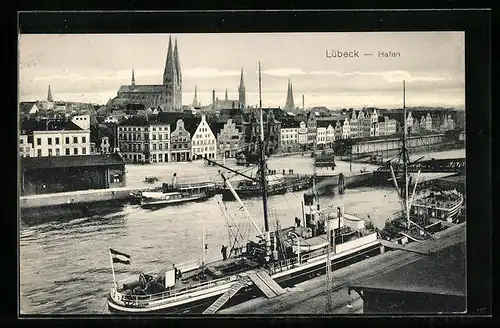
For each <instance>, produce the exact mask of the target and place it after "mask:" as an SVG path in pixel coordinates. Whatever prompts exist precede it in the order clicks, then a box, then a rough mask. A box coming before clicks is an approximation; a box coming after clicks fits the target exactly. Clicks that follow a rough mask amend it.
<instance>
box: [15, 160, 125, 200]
mask: <svg viewBox="0 0 500 328" xmlns="http://www.w3.org/2000/svg"><path fill="white" fill-rule="evenodd" d="M20 161H21V162H20V164H21V176H20V189H21V196H25V195H38V194H48V193H58V192H68V191H76V190H88V189H106V188H117V187H124V186H125V162H124V161H123V159H122V158H121V157H120V155H118V154H105V155H81V156H53V157H26V158H21V159H20Z"/></svg>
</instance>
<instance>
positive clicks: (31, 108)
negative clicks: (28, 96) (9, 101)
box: [19, 101, 40, 116]
mask: <svg viewBox="0 0 500 328" xmlns="http://www.w3.org/2000/svg"><path fill="white" fill-rule="evenodd" d="M39 111H40V109H39V108H38V106H37V103H36V101H29V102H21V103H20V104H19V114H20V115H21V116H23V115H35V114H38V112H39Z"/></svg>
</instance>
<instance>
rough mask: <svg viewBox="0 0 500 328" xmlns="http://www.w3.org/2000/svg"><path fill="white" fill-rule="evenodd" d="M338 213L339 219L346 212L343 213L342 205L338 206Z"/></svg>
mask: <svg viewBox="0 0 500 328" xmlns="http://www.w3.org/2000/svg"><path fill="white" fill-rule="evenodd" d="M337 214H338V217H339V219H340V218H341V217H342V216H343V215H344V213H343V211H342V209H341V208H340V206H339V207H337Z"/></svg>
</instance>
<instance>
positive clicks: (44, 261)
mask: <svg viewBox="0 0 500 328" xmlns="http://www.w3.org/2000/svg"><path fill="white" fill-rule="evenodd" d="M454 155H455V154H451V155H450V156H449V157H459V156H454ZM284 160H285V161H290V162H297V160H293V159H284ZM300 160H303V161H306V158H305V156H304V158H303V159H302V158H301V159H300ZM307 160H309V161H310V158H308V159H307ZM271 164H272V163H271ZM278 164H279V163H277V162H275V167H276V169H280V167H278ZM301 165H303V163H301ZM341 165H344V166H343V167H346V166H345V165H346V164H345V163H343V164H341ZM186 166H187V164H186ZM147 167H148V166H144V170H145V172H148V170H147V169H146V168H147ZM165 167H166V166H165ZM347 167H348V164H347ZM159 168H160V166H156V167H155V170H159ZM271 168H272V165H271ZM283 168H287V169H288V168H293V167H291V166H288V167H283ZM137 169H138V168H133V169H129V172H130V171H134V170H137ZM140 169H142V168H140ZM294 169H295V168H294ZM310 169H311V166H309V170H310ZM356 169H359V167H356ZM213 170H215V169H213ZM336 171H337V170H336ZM179 172H180V171H179ZM340 172H341V171H340ZM150 175H154V173H153V174H150ZM168 175H169V174H166V176H168ZM138 181H140V179H139V178H137V179H136V181H135V183H138ZM219 197H220V196H215V197H213V198H211V199H209V200H207V201H205V202H199V203H186V204H182V205H179V206H171V207H165V208H163V209H159V210H156V211H149V210H145V209H141V208H140V207H139V206H137V205H128V204H125V205H123V207H121V208H118V209H117V210H116V211H115V212H112V213H109V212H103V213H102V214H96V215H94V216H92V217H80V218H76V219H74V218H73V219H69V218H65V217H58V218H55V219H52V220H50V221H46V222H43V221H42V222H36V223H29V222H24V221H23V220H22V218H21V223H20V224H21V227H20V311H21V314H107V313H108V310H107V308H106V295H107V293H108V291H109V288H111V287H112V283H113V276H112V271H111V264H110V257H109V252H108V248H109V247H112V248H114V249H116V250H119V251H121V252H124V253H127V254H129V255H131V264H130V265H121V264H115V272H116V277H117V279H118V280H120V279H124V278H127V277H129V276H130V275H137V276H138V275H139V273H141V272H143V271H146V272H147V271H152V270H155V269H161V268H163V267H165V266H168V267H171V266H172V264H173V263H181V262H186V261H189V260H194V259H199V258H201V256H202V229H203V228H205V231H206V243H207V244H208V250H207V252H206V258H207V260H208V261H210V260H216V259H220V258H221V253H220V248H221V245H222V244H224V245H228V244H229V241H228V240H229V231H228V225H227V217H229V218H230V219H231V220H234V222H236V225H237V226H238V227H239V228H240V229H241V230H242V231H243V232H244V234H246V235H247V236H248V237H249V238H252V237H253V236H255V235H256V234H257V233H256V231H255V230H254V228H253V227H252V225H251V223H250V222H249V220H247V219H246V218H245V216H244V213H243V211H242V210H241V209H240V206H239V204H238V203H236V202H226V203H222V202H219V200H220V198H219ZM301 201H302V193H287V194H285V195H278V196H271V197H270V198H269V209H270V221H271V222H270V225H271V226H275V225H276V219H277V220H279V222H280V224H281V227H282V228H283V227H287V226H291V225H293V224H294V218H295V217H299V218H301V217H302V209H301ZM244 202H245V204H246V206H247V208H248V211H249V212H250V213H251V215H252V217H253V218H254V219H255V221H256V222H257V224H258V225H259V226H260V227H261V229H262V228H263V225H264V224H263V215H262V213H263V209H262V202H261V200H260V199H249V200H245V201H244ZM320 205H321V207H322V208H329V207H331V209H332V211H335V208H336V207H337V206H339V205H343V206H344V210H345V212H347V213H352V214H356V215H358V216H360V217H363V218H366V219H368V217H369V218H370V219H369V220H370V221H371V222H372V223H373V224H374V225H375V226H377V227H379V228H382V227H383V225H384V223H385V220H386V219H387V218H388V217H391V216H392V214H393V213H394V212H396V211H399V210H400V204H399V201H398V196H397V194H396V192H395V191H394V190H393V189H391V188H360V189H347V190H346V191H345V193H344V194H342V195H340V194H338V195H334V196H331V197H322V198H321V199H320ZM221 206H225V207H227V211H225V212H224V211H222V209H221ZM97 213H99V212H97ZM224 213H225V214H224Z"/></svg>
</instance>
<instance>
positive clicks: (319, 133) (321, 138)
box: [316, 121, 326, 148]
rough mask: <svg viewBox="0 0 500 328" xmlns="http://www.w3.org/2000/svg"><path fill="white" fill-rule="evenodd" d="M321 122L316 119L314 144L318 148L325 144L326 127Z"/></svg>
mask: <svg viewBox="0 0 500 328" xmlns="http://www.w3.org/2000/svg"><path fill="white" fill-rule="evenodd" d="M322 123H323V122H321V121H318V123H317V124H318V125H317V127H316V145H317V146H319V148H323V147H324V146H325V145H326V127H325V126H324V125H323V124H322Z"/></svg>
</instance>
